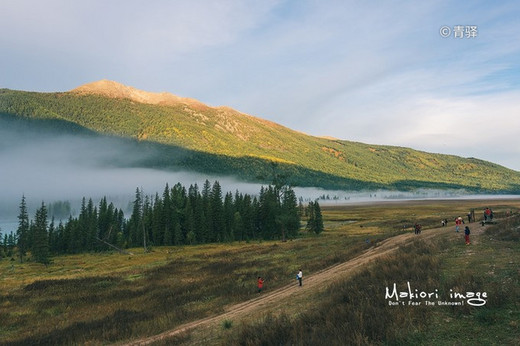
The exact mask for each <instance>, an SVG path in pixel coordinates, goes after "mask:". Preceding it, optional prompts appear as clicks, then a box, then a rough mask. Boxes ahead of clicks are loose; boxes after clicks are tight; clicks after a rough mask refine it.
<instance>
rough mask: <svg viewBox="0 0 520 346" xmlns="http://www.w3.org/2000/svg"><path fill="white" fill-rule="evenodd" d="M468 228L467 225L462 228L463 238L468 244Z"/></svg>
mask: <svg viewBox="0 0 520 346" xmlns="http://www.w3.org/2000/svg"><path fill="white" fill-rule="evenodd" d="M470 233H471V232H470V230H469V227H468V226H466V228H464V239H465V240H466V245H469V234H470Z"/></svg>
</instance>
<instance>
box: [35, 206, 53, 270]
mask: <svg viewBox="0 0 520 346" xmlns="http://www.w3.org/2000/svg"><path fill="white" fill-rule="evenodd" d="M34 219H35V221H34V241H33V247H32V254H33V256H34V260H35V261H36V262H39V263H43V264H48V263H49V236H48V233H47V232H48V229H47V227H48V226H47V208H46V207H45V204H44V203H43V202H42V205H41V207H40V208H39V209H38V210H37V211H36V215H35V217H34Z"/></svg>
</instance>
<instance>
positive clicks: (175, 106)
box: [0, 81, 520, 192]
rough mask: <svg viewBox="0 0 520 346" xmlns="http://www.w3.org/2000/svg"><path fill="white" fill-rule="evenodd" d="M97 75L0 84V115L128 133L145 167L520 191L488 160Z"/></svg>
mask: <svg viewBox="0 0 520 346" xmlns="http://www.w3.org/2000/svg"><path fill="white" fill-rule="evenodd" d="M97 83H104V84H103V86H104V88H101V89H99V88H97V86H98V84H96V83H92V84H90V85H87V86H90V88H83V89H82V88H78V89H75V90H73V91H71V92H64V93H36V92H24V91H14V90H8V89H1V90H0V114H1V115H2V117H4V118H6V117H9V118H11V119H13V118H14V119H25V120H29V119H32V120H33V121H38V122H39V123H40V124H42V123H44V122H52V124H53V125H52V126H54V127H56V128H57V129H59V128H63V129H65V130H64V131H67V130H66V129H67V128H70V126H69V125H70V124H71V123H72V124H75V125H79V126H80V127H83V128H85V129H88V130H91V131H93V132H95V133H96V134H98V135H99V134H101V135H106V136H112V137H116V138H120V139H121V140H127V141H128V140H129V141H130V142H131V143H132V145H135V146H136V150H145V151H148V152H149V153H150V156H148V160H145V161H142V162H141V163H140V164H142V165H145V164H146V165H147V166H154V167H168V168H175V167H178V169H180V168H182V167H183V166H187V167H188V168H189V169H192V170H197V171H202V172H211V173H222V174H233V175H235V176H237V177H240V178H242V179H245V180H254V179H258V178H260V177H264V178H265V179H268V176H269V175H270V174H271V173H272V167H273V162H274V163H277V164H276V165H275V166H276V167H277V169H278V170H279V171H281V172H282V173H285V174H286V175H288V176H289V178H288V179H289V181H290V182H291V183H293V184H295V185H301V186H318V187H324V188H342V189H356V190H358V189H363V188H393V189H400V190H406V189H412V188H418V187H430V188H465V189H468V190H472V191H481V192H483V191H488V192H489V191H492V192H518V191H520V172H516V171H513V170H510V169H507V168H504V167H502V166H499V165H496V164H493V163H490V162H486V161H482V160H478V159H474V158H468V159H466V158H461V157H457V156H451V155H441V154H431V153H426V152H421V151H416V150H412V149H408V148H402V147H394V146H379V145H368V144H363V143H357V142H350V141H342V140H333V139H325V138H319V137H313V136H309V135H306V134H303V133H300V132H297V131H293V130H291V129H288V128H286V127H283V126H281V125H278V124H275V123H273V122H269V121H266V120H262V119H260V118H256V117H253V116H250V115H246V114H243V113H240V112H238V111H235V110H233V109H230V108H227V107H209V106H206V105H204V104H202V103H200V102H198V101H195V100H190V99H183V98H178V97H175V96H174V95H171V94H166V93H163V94H151V93H146V92H143V91H139V90H137V89H133V88H130V87H125V86H122V85H120V84H117V83H114V82H108V81H102V82H97ZM153 97H155V98H153ZM66 124H68V125H66ZM130 142H129V143H130ZM137 147H138V148H137ZM179 153H182V155H179Z"/></svg>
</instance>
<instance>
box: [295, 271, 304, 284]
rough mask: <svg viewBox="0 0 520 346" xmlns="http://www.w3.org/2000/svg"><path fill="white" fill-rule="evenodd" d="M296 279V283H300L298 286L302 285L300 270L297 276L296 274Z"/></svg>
mask: <svg viewBox="0 0 520 346" xmlns="http://www.w3.org/2000/svg"><path fill="white" fill-rule="evenodd" d="M296 279H297V280H298V282H299V283H300V286H301V285H302V279H303V273H302V270H301V269H300V270H299V272H298V274H296Z"/></svg>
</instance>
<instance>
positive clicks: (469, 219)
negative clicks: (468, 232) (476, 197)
mask: <svg viewBox="0 0 520 346" xmlns="http://www.w3.org/2000/svg"><path fill="white" fill-rule="evenodd" d="M468 223H471V212H469V213H468Z"/></svg>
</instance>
